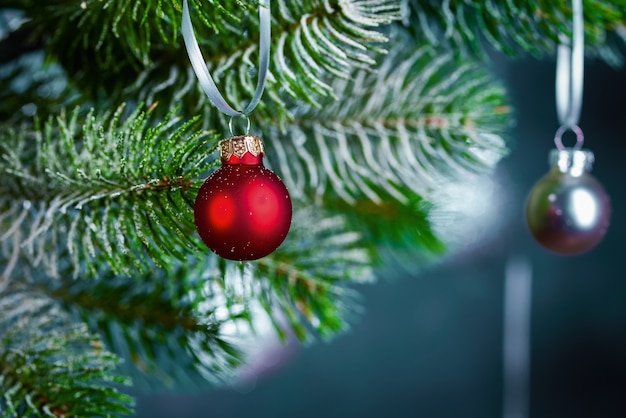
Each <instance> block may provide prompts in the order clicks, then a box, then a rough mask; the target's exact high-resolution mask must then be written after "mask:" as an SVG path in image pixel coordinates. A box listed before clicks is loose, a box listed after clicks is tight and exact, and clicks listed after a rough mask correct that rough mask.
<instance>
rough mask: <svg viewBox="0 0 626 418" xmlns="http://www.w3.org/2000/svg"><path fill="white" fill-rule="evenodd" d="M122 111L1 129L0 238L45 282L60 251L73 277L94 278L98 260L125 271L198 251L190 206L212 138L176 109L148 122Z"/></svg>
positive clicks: (144, 117) (164, 263)
mask: <svg viewBox="0 0 626 418" xmlns="http://www.w3.org/2000/svg"><path fill="white" fill-rule="evenodd" d="M123 113H124V106H122V107H120V108H118V109H117V110H116V111H115V112H114V113H113V114H106V113H105V114H96V113H94V112H93V111H91V112H89V113H88V114H86V115H84V114H83V113H82V112H81V110H80V109H76V110H75V111H73V112H72V113H71V114H70V115H68V116H65V115H61V116H59V117H58V118H56V119H50V120H49V121H48V122H46V123H45V124H44V125H43V126H42V127H41V128H36V130H35V131H34V132H32V133H30V134H25V133H24V129H22V130H14V129H6V130H5V131H4V132H5V135H4V139H3V142H2V144H1V145H0V171H1V172H2V174H3V177H4V182H3V184H2V186H0V190H1V191H2V193H1V195H0V208H1V209H2V213H3V216H2V217H0V219H2V225H3V228H2V231H3V235H2V238H3V240H11V241H12V242H13V244H12V245H14V246H18V247H20V248H22V250H23V252H24V253H25V254H26V255H27V256H28V257H29V259H30V261H31V263H32V264H33V265H34V266H38V265H44V266H45V268H46V269H47V272H48V274H49V275H50V276H52V277H59V273H58V271H59V260H60V259H61V258H60V257H62V255H63V253H64V252H65V253H67V254H68V255H69V257H70V260H71V264H72V266H73V267H74V269H75V271H74V274H76V275H78V274H79V272H81V271H82V273H81V275H85V274H86V275H87V276H92V277H96V276H97V274H98V267H99V266H98V265H99V264H100V262H104V263H106V264H108V265H109V266H110V268H111V270H112V271H113V272H114V273H115V274H125V275H130V274H131V273H132V272H134V271H140V272H141V271H147V270H148V269H151V268H153V267H154V266H155V265H156V266H167V265H168V264H169V262H170V261H169V257H170V256H173V257H176V258H178V259H185V258H186V257H187V255H188V254H189V253H190V252H193V251H195V250H198V249H200V248H204V247H203V246H202V245H201V243H200V241H199V240H198V239H197V237H196V235H195V234H194V232H195V225H194V223H193V216H192V206H193V199H194V197H195V191H196V188H197V187H198V184H197V179H198V177H199V176H200V175H201V174H202V173H203V172H205V171H206V170H208V169H209V168H211V167H212V164H211V160H210V159H207V158H206V157H207V155H208V154H209V152H211V151H212V149H207V145H208V144H209V143H211V141H213V142H212V143H213V145H212V146H213V147H215V144H216V141H215V138H214V137H213V136H211V135H209V134H207V133H203V132H196V133H190V130H191V127H192V125H193V124H194V121H193V120H192V121H189V122H187V123H184V124H181V123H179V122H178V119H177V117H176V115H175V113H170V114H169V115H168V116H167V117H166V118H165V119H163V120H162V121H161V122H160V123H158V124H156V125H154V126H153V124H152V122H151V118H150V117H149V113H146V112H143V111H142V110H141V108H138V109H137V110H136V111H134V112H133V113H132V114H130V115H128V116H127V117H123ZM26 130H27V129H26ZM95 260H98V261H99V262H98V263H95V262H94V261H95Z"/></svg>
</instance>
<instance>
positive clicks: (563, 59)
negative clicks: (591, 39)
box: [556, 0, 585, 128]
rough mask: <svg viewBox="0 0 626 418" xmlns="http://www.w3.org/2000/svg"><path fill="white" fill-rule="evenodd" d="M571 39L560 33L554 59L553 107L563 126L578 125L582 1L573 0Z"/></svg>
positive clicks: (582, 53)
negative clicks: (554, 88) (554, 96)
mask: <svg viewBox="0 0 626 418" xmlns="http://www.w3.org/2000/svg"><path fill="white" fill-rule="evenodd" d="M572 14H573V26H572V38H571V40H570V39H567V37H565V36H561V43H560V44H559V47H558V50H557V58H556V110H557V114H558V117H559V123H560V124H561V126H563V127H565V128H573V127H577V126H578V121H579V119H580V110H581V108H582V103H583V79H584V58H585V57H584V55H585V29H584V25H583V5H582V0H572Z"/></svg>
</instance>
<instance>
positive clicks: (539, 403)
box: [138, 57, 626, 418]
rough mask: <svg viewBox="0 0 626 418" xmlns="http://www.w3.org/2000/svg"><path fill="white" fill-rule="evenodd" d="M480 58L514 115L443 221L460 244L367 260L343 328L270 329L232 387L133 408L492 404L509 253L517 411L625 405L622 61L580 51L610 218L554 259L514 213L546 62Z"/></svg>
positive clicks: (549, 80) (545, 128)
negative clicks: (520, 265) (521, 315)
mask: <svg viewBox="0 0 626 418" xmlns="http://www.w3.org/2000/svg"><path fill="white" fill-rule="evenodd" d="M494 60H495V62H494V68H493V71H495V72H497V73H498V74H499V76H500V78H501V79H502V80H503V83H505V85H506V86H507V88H508V89H509V92H510V102H511V103H512V105H513V106H514V108H515V120H516V121H515V125H514V126H513V127H512V128H511V131H510V135H509V138H508V139H509V143H510V146H511V153H510V155H509V156H508V157H507V158H506V159H505V160H504V161H503V162H502V163H501V164H500V166H499V169H498V170H497V172H496V174H495V176H494V178H493V183H485V184H479V185H478V186H477V187H476V190H473V191H472V195H473V196H475V198H476V201H478V202H482V206H481V207H480V208H478V209H477V212H476V214H475V216H473V217H470V218H469V220H466V221H464V225H457V227H456V229H455V231H453V232H450V233H451V234H457V233H458V234H461V242H465V243H466V244H465V245H463V244H460V245H459V248H458V249H457V250H456V251H455V252H454V253H453V254H451V255H450V256H448V257H447V258H446V259H445V260H443V262H441V263H439V264H438V265H437V266H434V267H432V268H429V269H428V270H421V271H406V270H401V269H394V268H393V266H389V268H387V269H386V270H385V271H382V272H381V274H380V278H381V279H380V280H379V282H378V283H377V284H376V285H371V286H365V287H362V288H360V289H359V291H360V292H361V293H362V294H363V302H362V304H363V307H364V310H363V314H362V315H360V316H359V317H358V318H357V319H356V321H353V327H352V329H351V330H350V331H349V332H348V333H345V334H343V335H340V336H339V337H337V338H335V339H333V340H332V341H330V342H319V341H318V342H316V343H314V344H311V345H309V346H306V347H302V346H300V345H298V344H295V343H293V344H287V345H286V346H280V345H272V344H269V345H268V346H267V347H266V348H264V349H263V350H262V354H261V355H260V356H259V358H258V359H257V361H255V362H254V364H253V367H252V368H251V370H249V372H248V373H246V377H245V378H244V379H243V380H242V381H241V382H240V383H239V384H237V385H235V386H233V387H229V388H222V389H215V390H212V391H207V392H206V393H197V394H190V395H162V394H152V395H142V396H140V398H139V404H138V416H139V417H143V418H148V417H150V418H161V417H181V418H196V417H198V418H199V417H215V418H239V417H255V418H263V417H268V418H269V417H272V418H282V417H294V418H296V417H297V418H313V417H315V418H317V417H324V418H340V417H341V418H351V417H361V418H369V417H372V418H373V417H425V418H495V417H502V416H503V397H504V392H505V389H504V387H505V385H504V384H503V348H502V346H503V343H502V341H503V327H504V325H503V318H504V297H503V295H504V278H505V269H506V266H507V263H509V262H510V260H511V259H513V258H515V257H523V258H525V259H526V260H527V261H528V263H529V264H530V266H531V268H532V292H531V295H532V298H531V304H530V315H531V317H530V370H529V371H530V376H529V379H530V380H529V396H528V402H529V403H528V416H529V417H532V418H555V417H556V418H561V417H567V418H578V417H581V418H582V417H585V418H589V417H594V418H612V417H626V280H625V279H626V274H625V271H626V265H625V264H626V262H625V260H626V259H623V258H621V257H623V255H622V253H621V252H620V251H621V250H622V249H623V247H622V245H624V244H625V243H626V242H625V243H622V242H621V239H622V238H623V237H625V236H626V233H625V232H626V230H625V228H626V226H625V219H624V218H623V217H622V214H623V213H624V207H625V205H626V201H625V199H624V192H623V190H624V180H625V179H626V176H625V171H626V170H625V169H624V162H623V156H624V154H625V151H626V144H625V140H624V138H625V137H626V70H615V69H612V68H609V67H608V66H607V65H606V64H603V63H601V62H593V61H589V60H588V61H587V62H586V75H585V92H584V105H583V111H582V117H581V123H580V126H581V127H582V129H583V130H584V132H585V138H586V143H585V145H586V147H588V148H589V149H591V150H592V151H593V152H594V154H595V157H596V164H595V166H594V170H593V174H594V175H595V177H596V178H598V179H599V180H600V181H601V182H602V183H603V184H604V186H605V188H606V190H607V191H608V193H609V194H610V196H611V199H612V205H613V219H612V225H611V228H610V230H609V232H608V234H607V236H606V238H605V239H604V241H603V242H602V243H601V244H600V245H599V246H598V247H597V248H596V249H595V250H593V251H592V252H590V253H588V254H585V255H582V256H578V257H575V258H567V257H560V256H556V255H552V254H550V253H547V252H545V251H544V250H542V249H541V248H539V247H538V246H537V245H535V244H534V242H533V241H532V239H531V237H530V234H529V233H528V232H527V230H526V226H525V222H524V216H523V208H524V201H525V197H526V194H527V192H528V191H529V190H530V189H531V188H532V186H533V184H534V183H535V182H536V181H537V180H539V178H541V177H542V176H543V175H544V174H545V173H546V172H547V171H548V163H547V156H548V153H549V151H550V149H552V147H553V142H552V139H553V137H554V133H555V131H556V129H557V128H558V125H557V118H556V111H555V104H554V71H555V70H554V66H555V63H554V62H553V61H543V62H538V61H535V60H532V59H518V60H509V59H504V58H502V57H495V58H494ZM496 215H497V216H496ZM518 418H523V417H522V416H519V417H518Z"/></svg>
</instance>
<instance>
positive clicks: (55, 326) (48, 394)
mask: <svg viewBox="0 0 626 418" xmlns="http://www.w3.org/2000/svg"><path fill="white" fill-rule="evenodd" d="M0 311H1V312H2V315H0V416H2V417H5V418H14V417H15V418H17V417H44V416H47V417H62V416H66V417H111V416H119V415H129V414H131V413H132V401H131V399H130V397H128V396H127V395H124V394H121V393H119V392H118V390H117V389H115V387H114V386H119V385H120V384H122V385H127V384H128V383H129V381H128V379H126V378H124V377H122V376H120V375H119V374H118V373H117V372H116V371H115V369H116V367H117V366H118V363H119V361H118V359H117V357H115V356H114V355H112V354H111V353H109V352H107V351H106V350H104V349H103V347H102V344H101V342H100V341H99V340H98V339H96V338H95V337H93V336H92V335H90V334H89V332H88V331H87V328H86V327H85V326H83V325H76V324H72V323H71V322H70V321H69V320H68V318H66V315H64V313H63V312H62V311H60V310H59V309H58V307H57V306H55V304H54V303H52V301H51V300H50V299H48V298H46V297H45V296H43V295H41V294H36V293H33V292H31V291H26V290H20V291H18V290H7V291H5V292H3V293H0Z"/></svg>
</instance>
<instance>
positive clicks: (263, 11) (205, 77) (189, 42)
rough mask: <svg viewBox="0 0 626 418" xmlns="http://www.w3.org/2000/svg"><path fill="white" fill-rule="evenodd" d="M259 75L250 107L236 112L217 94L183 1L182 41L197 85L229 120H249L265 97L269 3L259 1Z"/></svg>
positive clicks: (268, 59) (263, 0) (268, 39)
mask: <svg viewBox="0 0 626 418" xmlns="http://www.w3.org/2000/svg"><path fill="white" fill-rule="evenodd" d="M259 31H260V37H259V73H258V79H257V84H256V91H255V93H254V96H253V97H252V100H250V103H248V106H246V108H245V109H244V110H243V111H238V110H235V109H234V108H233V107H232V106H231V105H229V104H228V103H227V102H226V100H224V97H223V96H222V94H221V93H220V91H219V90H218V88H217V86H216V85H215V81H213V77H212V76H211V73H210V72H209V69H208V68H207V66H206V62H205V60H204V57H203V56H202V52H200V46H199V45H198V40H197V39H196V35H195V34H194V32H193V27H192V26H191V17H190V16H189V5H188V3H187V0H183V22H182V32H183V39H184V41H185V46H186V47H187V54H188V55H189V60H190V61H191V66H192V67H193V70H194V72H195V73H196V76H197V77H198V81H199V82H200V87H202V90H204V92H205V93H206V95H207V96H208V97H209V100H210V101H211V103H213V104H214V105H215V107H217V108H218V109H219V110H220V111H222V112H223V113H225V114H227V115H229V116H230V117H237V116H245V117H247V116H248V115H249V114H250V113H251V112H252V111H253V110H254V108H255V107H256V105H257V104H259V101H260V100H261V96H263V90H264V89H265V82H266V79H267V72H268V70H269V63H270V43H271V15H270V0H260V1H259Z"/></svg>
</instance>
